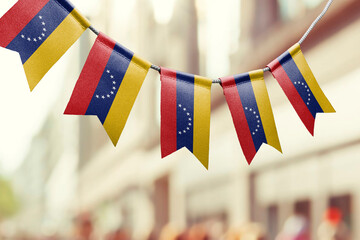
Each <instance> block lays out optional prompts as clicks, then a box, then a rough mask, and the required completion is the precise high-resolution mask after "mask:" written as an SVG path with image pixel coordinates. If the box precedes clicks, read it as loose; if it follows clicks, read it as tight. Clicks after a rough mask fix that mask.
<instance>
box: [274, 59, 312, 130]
mask: <svg viewBox="0 0 360 240" xmlns="http://www.w3.org/2000/svg"><path fill="white" fill-rule="evenodd" d="M269 67H270V69H271V72H272V74H273V76H274V78H275V79H276V80H277V81H278V83H279V84H280V86H281V88H282V89H283V91H284V92H285V94H286V96H287V97H288V99H289V101H290V102H291V104H292V105H293V107H294V109H295V111H296V113H297V114H298V115H299V117H300V119H301V121H302V122H303V123H304V125H305V127H306V128H307V129H308V130H309V132H310V133H311V134H312V135H314V125H315V118H314V117H313V116H312V114H311V112H310V110H309V108H308V107H307V106H306V103H305V102H304V101H303V99H302V98H301V96H300V94H299V92H298V91H297V90H296V88H295V86H294V85H293V83H292V82H291V79H290V78H289V76H288V75H287V74H286V72H285V70H284V68H283V67H282V66H281V64H280V62H279V60H278V59H275V60H274V61H273V62H271V63H270V64H269Z"/></svg>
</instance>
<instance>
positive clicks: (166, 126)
mask: <svg viewBox="0 0 360 240" xmlns="http://www.w3.org/2000/svg"><path fill="white" fill-rule="evenodd" d="M211 85H212V80H211V79H207V78H203V77H200V76H194V75H191V74H187V73H181V72H176V71H173V70H170V69H166V68H161V153H162V157H163V158H164V157H166V156H168V155H170V154H172V153H173V152H176V151H177V150H179V149H181V148H183V147H185V148H187V149H188V150H189V151H190V152H192V153H193V154H194V155H195V157H197V159H198V160H199V161H200V162H201V163H202V164H203V165H204V167H205V168H208V166H209V139H210V109H211V99H210V97H211Z"/></svg>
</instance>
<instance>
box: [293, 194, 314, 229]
mask: <svg viewBox="0 0 360 240" xmlns="http://www.w3.org/2000/svg"><path fill="white" fill-rule="evenodd" d="M294 212H295V214H296V215H301V216H302V217H304V218H305V219H306V222H307V224H308V225H307V226H308V228H307V230H308V232H307V234H310V232H311V201H310V200H302V201H297V202H295V204H294Z"/></svg>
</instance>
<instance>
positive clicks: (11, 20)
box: [0, 0, 49, 47]
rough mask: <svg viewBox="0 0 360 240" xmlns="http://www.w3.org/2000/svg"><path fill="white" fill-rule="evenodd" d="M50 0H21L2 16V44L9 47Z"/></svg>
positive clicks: (0, 34) (0, 32) (0, 23)
mask: <svg viewBox="0 0 360 240" xmlns="http://www.w3.org/2000/svg"><path fill="white" fill-rule="evenodd" d="M48 2H49V0H36V1H34V0H19V1H18V2H17V3H16V4H15V5H14V6H13V7H12V8H10V10H9V11H7V12H6V13H5V14H4V16H2V17H1V18H0V46H1V47H7V45H9V44H10V43H11V41H12V40H13V39H14V38H15V37H16V36H17V35H18V34H19V33H20V32H21V31H22V30H23V29H24V27H25V26H26V25H28V23H29V22H30V21H31V20H32V19H33V18H34V17H35V16H36V14H38V13H39V12H40V10H41V9H42V8H43V7H44V6H45V5H46V4H47V3H48Z"/></svg>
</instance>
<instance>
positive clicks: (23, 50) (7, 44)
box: [0, 0, 90, 91]
mask: <svg viewBox="0 0 360 240" xmlns="http://www.w3.org/2000/svg"><path fill="white" fill-rule="evenodd" d="M89 26H90V23H89V21H88V20H87V19H86V18H85V17H83V16H82V15H81V14H80V13H79V12H78V11H77V10H76V9H75V8H74V6H73V5H71V3H70V2H68V1H67V0H36V1H34V0H19V1H18V2H17V3H16V4H15V5H14V6H13V7H12V8H11V9H10V10H9V11H8V12H7V13H5V15H4V16H3V17H2V18H0V46H1V47H4V48H7V49H10V50H13V51H16V52H18V53H19V54H20V57H21V61H22V63H23V65H24V69H25V73H26V77H27V79H28V83H29V86H30V90H31V91H32V90H33V89H34V88H35V86H36V85H37V84H38V83H39V82H40V80H41V79H42V78H43V77H44V75H45V74H46V73H47V72H48V71H49V70H50V68H51V67H52V66H53V65H54V64H55V63H56V62H57V61H58V60H59V59H60V58H61V57H62V56H63V55H64V53H65V52H66V51H67V50H68V49H69V48H70V47H71V46H72V45H73V44H74V43H75V42H76V40H77V39H78V38H79V37H80V36H81V34H82V33H83V32H84V31H85V30H86V29H87V28H88V27H89Z"/></svg>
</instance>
